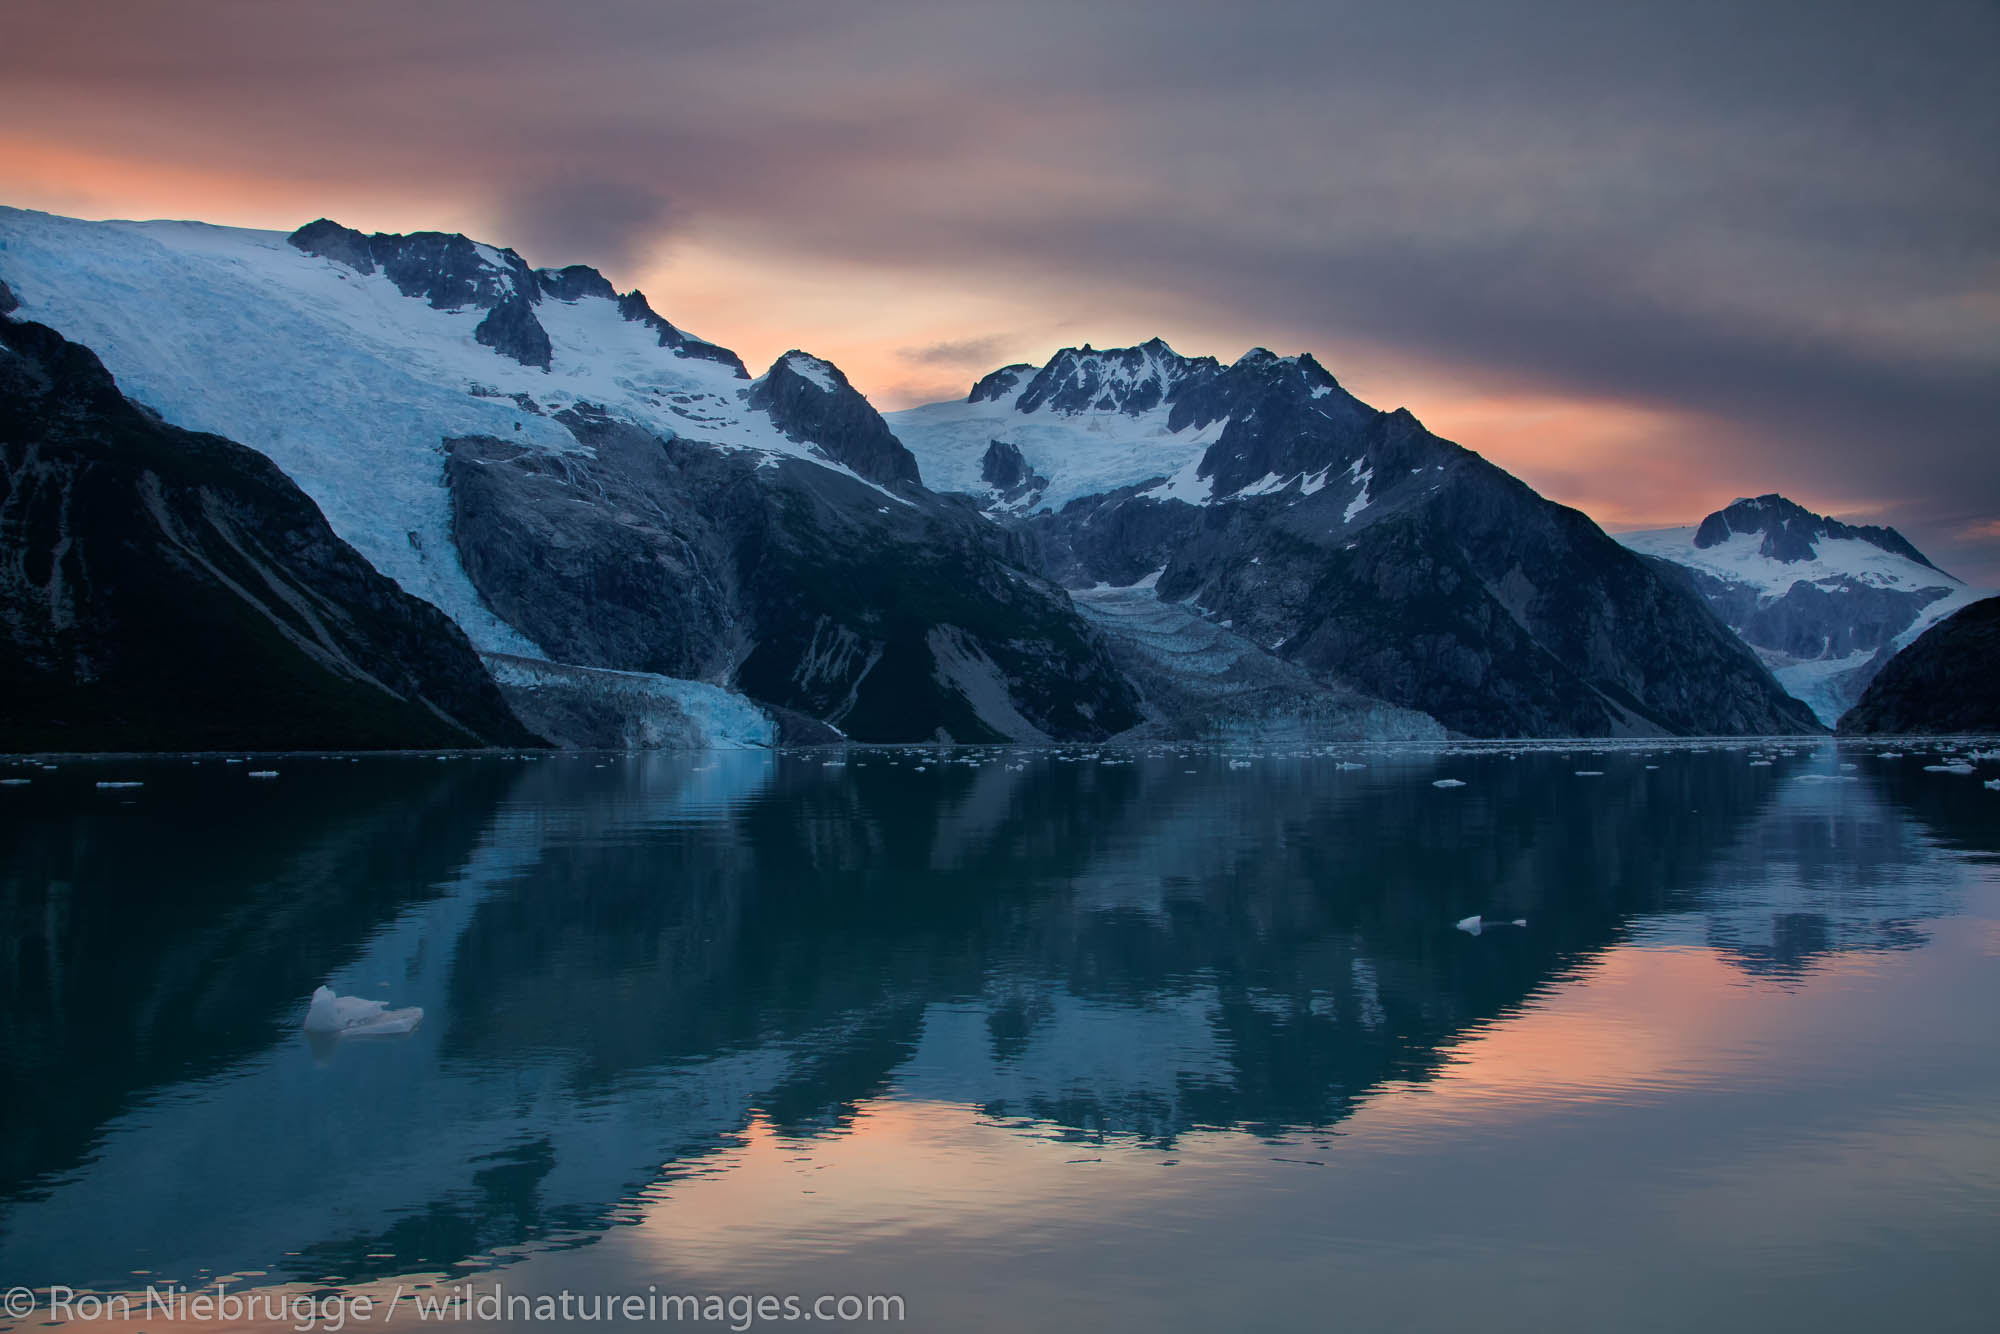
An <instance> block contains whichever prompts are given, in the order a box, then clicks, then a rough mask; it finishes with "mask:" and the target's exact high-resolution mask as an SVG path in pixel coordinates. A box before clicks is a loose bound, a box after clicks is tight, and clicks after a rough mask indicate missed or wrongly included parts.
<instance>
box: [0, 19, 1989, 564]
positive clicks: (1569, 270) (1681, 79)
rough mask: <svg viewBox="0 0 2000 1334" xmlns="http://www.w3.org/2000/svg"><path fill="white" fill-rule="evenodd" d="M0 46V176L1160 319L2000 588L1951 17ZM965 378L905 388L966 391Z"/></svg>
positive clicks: (13, 37) (206, 32)
mask: <svg viewBox="0 0 2000 1334" xmlns="http://www.w3.org/2000/svg"><path fill="white" fill-rule="evenodd" d="M571 9H575V10H576V11H577V12H570V10H571ZM8 28H9V39H8V41H7V42H6V44H5V46H4V48H0V120H4V122H5V123H6V124H7V125H9V126H11V127H13V132H14V133H17V134H38V135H41V136H44V137H47V138H49V139H50V140H51V141H52V142H60V143H63V144H66V145H71V146H75V147H79V148H86V149H97V150H101V151H113V150H116V151H119V152H124V153H135V152H136V153H143V154H147V155H150V156H152V157H154V158H156V159H159V160H163V161H179V160H187V161H192V162H198V163H200V164H202V165H207V166H215V167H223V168H228V169H230V170H237V171H246V172H259V171H262V172H272V173H277V172H285V173H290V174H293V175H297V174H299V173H300V172H302V171H308V172H311V173H317V174H318V176H319V177H320V178H323V179H325V180H327V181H329V182H354V181H375V182H381V181H388V182H392V183H393V182H406V183H408V185H409V186H410V188H411V189H413V190H421V191H428V192H434V193H445V194H449V195H451V196H453V197H459V198H467V199H473V200H477V201H481V207H482V208H483V209H484V212H485V215H486V216H488V217H490V218H491V219H492V220H493V224H494V226H495V228H496V229H505V230H506V231H507V232H508V233H509V234H507V235H496V236H494V237H492V238H491V239H494V240H497V241H501V242H504V243H509V244H513V245H515V246H516V247H517V248H518V249H520V250H522V251H523V253H525V254H528V255H529V256H530V258H531V259H533V260H534V261H535V262H537V263H557V262H567V261H570V260H587V261H590V262H596V263H599V264H601V265H605V266H608V267H614V268H616V267H623V266H629V265H633V264H637V263H639V262H642V261H643V260H644V259H645V257H646V256H648V255H649V254H651V253H653V252H654V250H655V249H656V247H658V246H659V245H660V244H661V243H662V242H663V241H664V240H665V239H667V238H668V237H669V236H671V235H672V234H674V233H676V232H678V231H683V230H694V229H702V230H705V231H706V232H707V233H709V234H718V233H719V234H725V235H735V234H740V235H745V236H755V237H757V238H758V239H759V241H760V243H761V244H764V245H766V246H776V247H781V248H784V249H786V250H787V251H788V252H790V253H794V254H797V255H801V256H811V257H820V258H823V259H826V260H831V261H847V260H862V261H868V262H870V263H874V264H888V265H891V266H901V267H902V268H904V269H905V270H907V272H908V274H909V278H908V281H910V282H936V283H949V282H952V281H963V282H965V283H968V284H971V283H974V282H982V281H985V282H990V281H994V280H996V278H998V279H1000V280H1005V279H1007V278H1008V277H1010V276H1012V275H1020V276H1022V277H1023V278H1028V277H1032V278H1033V279H1034V280H1035V281H1037V282H1038V283H1045V284H1048V285H1049V286H1050V287H1051V288H1052V289H1053V290H1057V291H1064V292H1072V293H1074V300H1073V305H1072V307H1071V308H1069V309H1064V310H1060V311H1054V312H1052V313H1051V322H1052V323H1053V322H1056V321H1064V322H1068V323H1070V324H1071V325H1072V326H1074V327H1077V328H1080V329H1085V330H1087V329H1089V327H1090V323H1091V320H1092V318H1093V317H1094V316H1098V315H1100V314H1101V313H1103V312H1106V311H1117V310H1121V309H1139V308H1144V309H1161V308H1163V305H1169V304H1177V306H1178V308H1180V309H1182V310H1185V311H1187V312H1190V314H1189V317H1188V320H1187V321H1184V323H1188V322H1193V323H1197V324H1198V323H1199V317H1200V316H1201V315H1203V314H1205V315H1207V316H1208V317H1211V318H1212V320H1213V322H1214V324H1215V325H1216V326H1218V327H1228V328H1231V329H1256V330H1260V331H1262V332H1260V333H1259V334H1258V337H1259V341H1264V342H1269V343H1272V344H1275V345H1279V346H1293V347H1314V348H1318V349H1322V350H1326V351H1338V350H1339V349H1343V348H1369V349H1374V350H1376V351H1378V352H1380V353H1381V354H1382V355H1386V356H1393V357H1400V358H1403V359H1405V360H1406V361H1408V362H1409V363H1411V364H1420V365H1423V366H1426V367H1429V368H1431V370H1432V371H1433V372H1434V373H1437V374H1444V375H1449V376H1453V377H1460V378H1462V379H1463V380H1464V381H1465V382H1466V383H1468V384H1476V385H1481V386H1486V387H1489V388H1492V389H1494V390H1496V391H1501V390H1510V391H1515V392H1522V393H1541V392H1546V393H1564V394H1575V395H1584V396H1595V397H1600V398H1604V399H1614V400H1618V401H1622V402H1626V403H1631V404H1635V405H1639V406H1642V407H1651V408H1657V409H1662V410H1668V411H1672V412H1675V413H1678V414H1682V415H1683V416H1684V418H1685V419H1686V420H1687V421H1688V422H1690V423H1694V424H1696V425H1697V426H1698V427H1699V428H1700V430H1701V436H1700V438H1698V439H1690V441H1689V442H1688V450H1689V452H1690V454H1691V455H1693V456H1695V457H1701V458H1709V457H1712V458H1714V459H1715V460H1717V464H1718V466H1722V465H1723V464H1724V463H1725V462H1726V463H1727V465H1728V466H1729V467H1730V468H1731V470H1732V475H1733V476H1743V477H1745V478H1746V485H1748V486H1752V487H1753V488H1754V489H1785V490H1791V491H1795V492H1800V493H1803V494H1806V495H1809V496H1810V495H1827V496H1842V497H1848V498H1858V497H1875V498H1878V499H1879V501H1880V503H1882V504H1883V505H1885V506H1886V507H1887V509H1886V517H1888V518H1889V519H1890V520H1891V521H1894V522H1898V523H1902V524H1906V525H1908V526H1910V527H1911V528H1912V529H1913V530H1914V532H1913V535H1915V536H1916V537H1917V539H1918V540H1919V542H1920V543H1925V544H1928V545H1932V546H1935V547H1937V548H1938V551H1937V553H1936V554H1937V555H1938V557H1939V559H1940V560H1941V562H1942V563H1945V564H1947V565H1948V566H1949V565H1952V564H1957V565H1960V566H1963V567H1966V568H1967V572H1968V573H1971V574H1975V575H1977V576H1979V577H1982V578H1985V579H1989V580H1993V581H1996V582H2000V541H1996V539H1995V538H1993V537H1990V536H1989V537H1984V538H1981V537H1976V536H1971V534H1973V533H1974V531H1975V529H1976V528H1977V526H1978V525H1980V524H1982V523H1984V524H1990V523H1991V522H1992V521H1993V520H1994V519H1995V517H1996V515H2000V448H1996V447H1995V446H1996V444H2000V440H1996V434H1997V433H1996V428H1995V426H1994V423H1995V422H1996V421H2000V92H1997V91H1996V89H2000V79H1996V78H1995V76H1994V72H1995V71H1996V70H2000V7H1996V6H1995V5H1993V4H1991V3H1987V2H1985V0H1910V2H1909V3H1904V4H1899V5H1894V6H1890V5H1882V4H1879V3H1867V4H1851V3H1844V2H1843V0H1812V2H1811V3H1801V2H1799V0H1764V2H1763V3H1759V4H1754V5H1745V4H1742V3H1740V2H1738V0H1730V2H1729V3H1721V2H1720V0H1679V2H1677V3H1659V4H1643V5H1615V4H1613V5H1607V4H1604V3H1602V0H1588V2H1585V0H1543V2H1541V3H1527V4H1507V5H1496V4H1492V3H1490V0H1444V2H1432V3H1411V4H1402V5H1385V4H1379V3H1373V2H1372V0H1370V2H1369V3H1328V2H1327V0H1309V2H1300V3H1239V4H1235V5H1229V6H1222V5H1216V4H1213V3H1209V2H1208V0H1200V2H1197V0H1161V2H1160V3H1152V4H1096V5H1089V4H1082V5H1080V4H1076V3H1073V2H1067V0H1066V2H1063V3H1058V2H1057V0H1013V2H1011V3H1005V4H994V3H969V2H961V3H951V2H950V0H849V2H848V3H844V4H840V5H827V4H779V3H771V2H770V0H750V2H747V3H732V4H726V5H715V4H668V3H658V2H657V0H604V2H600V3H596V4H592V5H589V6H586V7H556V6H550V5H547V4H545V3H542V4H530V3H526V2H525V0H430V2H429V3H426V4H422V5H410V4H408V3H407V0H398V2H397V3H393V4H391V3H385V2H384V0H352V2H351V3H348V4H344V5H342V6H340V7H338V8H315V9H313V10H311V11H305V10H304V9H303V7H300V6H290V5H265V4H255V3H222V2H219V0H182V2H181V3H178V4H174V5H159V4H154V3H150V2H149V0H148V2H135V3H130V4H124V5H121V4H117V3H98V4H94V5H89V6H81V5H74V4H60V5H58V4H54V3H49V2H48V0H29V2H28V3H26V4H25V5H23V4H17V5H15V6H12V7H10V11H9V19H8ZM302 164H304V165H303V166H302ZM352 221H355V222H357V223H361V224H364V225H365V224H366V223H367V221H368V220H367V219H352ZM1142 299H1143V307H1142V306H1140V305H1136V304H1134V305H1129V306H1126V307H1121V306H1120V303H1121V302H1133V303H1137V302H1140V301H1141V300H1142ZM984 335H985V331H979V330H968V331H967V332H966V335H965V337H964V338H962V339H951V340H947V341H946V342H944V343H940V344H938V345H936V346H934V347H929V348H918V349H909V351H908V355H907V358H906V359H907V360H909V361H911V362H912V364H920V365H929V366H933V367H936V366H947V365H954V364H963V365H965V366H966V367H967V368H968V369H971V370H977V369H981V368H982V367H981V366H980V364H979V363H978V362H977V361H976V360H974V359H973V358H974V354H975V352H976V351H977V350H978V344H979V343H980V341H981V340H982V338H983V337H984ZM994 346H995V347H997V346H998V343H997V342H996V343H995V344H994ZM1192 350H1199V351H1216V352H1219V353H1227V352H1228V351H1229V350H1230V349H1227V348H1220V347H1217V348H1200V349H1192ZM1335 369H1336V371H1338V369H1339V366H1338V365H1337V364H1336V367H1335ZM1412 406H1413V407H1415V408H1416V409H1417V410H1418V411H1419V413H1420V415H1421V412H1422V407H1423V405H1422V404H1420V403H1419V404H1413V405H1412ZM1606 466H1607V467H1608V468H1615V467H1616V466H1617V461H1616V460H1607V461H1606ZM1752 477H1755V478H1757V479H1761V480H1757V481H1754V482H1751V481H1749V480H1748V479H1749V478H1752ZM1690 517H1693V516H1690Z"/></svg>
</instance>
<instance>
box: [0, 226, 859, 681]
mask: <svg viewBox="0 0 2000 1334" xmlns="http://www.w3.org/2000/svg"><path fill="white" fill-rule="evenodd" d="M286 235H287V234H286V233H283V232H267V231H252V230H247V229H242V228H232V227H213V226H209V225H207V224H205V223H193V222H83V221H78V220H75V219H70V218H61V217H55V216H52V215H50V214H46V213H35V212H29V211H25V210H21V209H14V208H4V207H0V279H4V281H6V282H7V283H8V285H9V286H10V287H11V288H12V289H13V290H14V293H15V295H16V296H17V297H18V298H19V299H20V302H21V309H20V310H19V311H18V312H17V318H21V319H28V320H34V321H37V322H39V323H42V324H47V325H49V326H51V327H53V328H55V329H56V330H58V331H59V332H61V333H62V334H63V335H65V336H66V337H68V338H70V339H72V340H74V341H76V342H79V343H82V344H84V345H86V346H88V347H90V348H91V349H92V350H94V351H95V352H96V353H97V354H98V356H99V357H100V358H102V359H103V361H104V364H105V366H106V367H107V368H108V369H109V370H110V371H111V373H112V374H113V375H115V376H116V377H117V379H118V382H119V386H120V388H122V389H123V390H124V391H125V392H126V394H128V395H129V396H130V397H132V398H134V399H135V400H137V401H139V402H141V403H144V404H145V405H147V406H148V407H151V408H153V409H154V410H155V411H157V412H158V413H159V414H160V415H161V416H162V417H164V418H166V420H168V421H169V422H172V423H173V424H175V425H177V426H183V427H187V428H190V429H192V430H198V431H210V432H213V433H215V434H218V435H223V436H227V437H229V438H230V439H232V440H235V441H237V442H239V443H241V444H245V445H248V446H250V447H251V448H253V449H256V450H258V451H259V452H261V453H263V454H264V455H266V456H267V457H269V458H270V459H271V460H272V461H273V462H275V463H276V464H277V465H278V466H279V467H280V468H282V469H283V470H284V471H285V473H286V474H287V475H288V476H289V477H291V478H292V480H293V481H295V482H297V483H298V485H299V486H300V488H301V489H303V490H304V491H305V492H306V494H307V495H309V496H311V497H312V498H313V500H314V501H315V502H316V503H317V504H318V505H319V507H320V509H321V510H322V511H324V512H325V514H326V517H327V520H328V522H329V523H331V524H332V526H333V529H334V531H335V532H336V533H338V534H339V535H340V536H341V537H342V538H343V539H345V540H346V541H347V542H349V543H350V544H352V545H353V546H354V547H355V548H356V549H357V550H358V551H360V552H361V554H362V555H363V556H365V557H366V558H367V559H368V560H369V562H370V563H371V564H373V565H374V566H375V568H376V569H378V570H380V571H381V572H382V573H384V574H386V575H388V576H389V577H390V578H392V579H394V580H395V581H396V582H397V583H398V584H400V585H401V586H402V587H403V588H404V589H405V590H406V591H408V592H410V593H412V594H414V595H416V596H417V597H420V598H423V599H425V600H426V601H428V602H431V603H433V604H435V605H436V606H438V607H439V608H440V609H442V610H443V611H444V612H445V614H446V615H448V616H450V617H451V618H452V619H453V620H454V621H456V622H458V624H459V625H460V626H461V627H463V628H464V630H465V632H466V634H467V635H468V636H470V637H471V639H472V641H473V643H474V644H475V645H476V646H477V647H479V648H480V649H482V650H485V651H488V652H496V653H506V654H511V655H515V656H519V657H531V658H539V657H545V656H546V655H545V654H544V653H543V651H542V649H541V647H540V646H538V645H536V644H533V643H531V642H529V640H527V639H526V638H525V637H524V636H523V635H522V634H521V633H520V632H519V631H517V630H515V629H514V628H513V627H512V626H510V625H508V624H506V623H505V622H503V621H502V620H501V619H500V618H499V617H498V616H496V615H495V614H494V613H493V612H492V610H491V609H490V608H488V607H487V606H486V604H485V602H484V601H483V600H482V599H481V598H480V597H479V595H478V593H477V592H476V591H475V589H474V588H473V585H472V581H471V580H470V579H469V578H468V577H467V576H466V573H465V570H464V568H463V567H462V565H461V564H460V562H459V557H458V552H457V548H456V545H455V544H454V542H453V540H452V533H451V500H450V496H449V494H448V493H447V491H446V488H445V480H444V459H443V442H444V441H445V439H447V438H448V437H452V436H461V435H491V436H498V437H501V438H503V439H507V440H511V441H515V442H519V443H523V444H527V445H530V446H533V447H536V448H540V449H545V450H548V451H550V452H551V453H564V452H574V451H578V450H581V449H582V448H583V447H582V446H580V445H579V444H578V443H577V442H576V440H575V439H574V438H573V437H572V436H571V435H570V433H569V432H568V431H567V430H566V429H565V428H564V427H563V426H562V425H561V424H560V423H558V422H555V421H553V420H551V419H550V416H551V414H553V413H556V412H559V411H561V410H562V409H565V408H570V407H574V406H576V405H578V404H584V403H588V404H594V405H596V406H598V407H601V408H603V409H605V410H606V411H607V412H608V413H609V414H610V415H612V416H613V417H618V418H622V419H624V420H627V421H630V422H633V423H635V424H637V425H640V426H642V427H644V428H646V429H648V430H651V431H654V432H656V433H658V434H661V435H663V436H665V435H672V436H679V437H682V438H684V439H688V440H694V441H700V442H704V443H708V444H711V445H713V446H715V447H716V448H719V449H726V450H751V451H757V452H759V453H761V454H763V455H764V456H766V457H768V458H773V459H775V458H780V457H784V458H798V459H803V460H805V461H807V462H810V463H813V464H816V465H818V466H820V467H825V468H829V469H832V470H833V471H836V472H840V473H842V474H844V475H846V476H849V477H853V476H855V474H854V473H853V472H852V471H851V470H849V469H847V468H845V467H843V466H841V465H839V464H836V463H834V462H832V461H831V460H829V459H827V458H826V457H825V456H824V455H822V454H820V453H819V452H818V451H817V450H815V449H813V448H812V447H811V446H807V445H801V444H797V443H795V442H793V441H791V440H789V439H787V438H786V437H785V435H784V434H783V433H782V432H780V431H779V430H778V429H777V428H776V427H775V426H773V425H772V423H771V421H770V418H769V417H768V416H767V415H765V414H764V413H762V412H758V411H753V410H751V409H750V408H748V407H747V406H746V405H745V404H744V402H743V401H742V395H743V393H744V392H745V391H746V390H747V389H748V388H749V386H750V383H751V382H750V381H748V380H745V379H742V378H739V377H738V376H737V374H736V372H735V370H734V369H733V368H732V367H730V366H727V365H724V364H721V363H718V362H714V361H706V360H701V359H698V358H694V357H683V356H680V355H677V354H676V353H675V352H674V351H673V350H672V349H670V348H666V347H662V346H660V344H659V337H658V335H657V334H656V333H655V332H654V330H653V329H651V328H649V327H648V326H647V325H645V324H643V323H640V322H637V321H632V320H627V319H625V318H624V317H623V316H622V315H620V313H619V311H618V307H617V303H616V302H614V301H611V300H608V299H606V298H603V297H600V296H585V297H583V298H581V299H579V300H576V301H561V300H557V299H556V298H555V297H553V296H550V295H543V296H542V297H541V299H540V301H539V303H538V304H537V305H535V307H534V315H535V318H536V319H537V320H539V321H540V323H541V324H542V326H543V328H545V329H546V330H547V332H548V336H549V341H550V344H551V348H552V359H551V364H550V368H549V369H548V370H546V371H544V370H542V369H540V368H539V367H531V366H524V365H522V364H521V363H520V362H518V361H515V360H513V359H512V358H510V357H508V356H505V355H502V354H501V353H499V352H496V351H495V350H494V349H492V348H489V347H485V346H482V345H481V344H479V343H478V342H476V341H475V340H474V338H473V330H474V328H475V327H476V326H477V325H478V324H479V323H480V321H481V320H482V319H484V318H485V316H486V311H485V310H483V309H480V308H478V307H474V306H468V307H466V308H464V309H460V310H438V309H434V308H433V307H432V306H431V305H430V304H429V303H428V302H427V301H426V300H424V299H422V298H421V297H406V296H404V295H403V294H402V292H401V291H399V290H398V289H397V287H396V285H395V284H394V283H393V282H391V281H390V279H389V278H388V277H387V275H386V274H385V273H384V272H383V271H381V270H379V269H378V270H377V271H376V272H374V273H372V274H367V275H364V274H361V273H359V272H357V271H356V270H354V269H352V268H350V267H348V266H347V265H344V264H341V263H338V262H336V261H334V260H331V259H325V258H320V257H317V256H313V255H308V254H305V253H303V252H302V251H300V250H298V249H296V248H294V247H293V246H292V245H290V244H289V243H288V242H287V240H286ZM480 254H481V256H482V257H483V258H484V260H485V262H486V263H487V264H488V265H489V266H491V267H492V268H494V269H495V270H496V271H500V272H504V271H505V269H506V264H505V261H504V259H503V257H502V256H501V254H500V252H498V251H496V250H494V249H492V248H491V247H487V246H482V247H480ZM794 360H795V365H796V364H797V363H798V362H799V361H802V360H806V359H801V358H795V359H794ZM817 365H818V363H816V362H815V363H814V366H815V367H816V366H817ZM813 378H815V379H816V380H819V381H822V382H829V383H830V381H826V377H825V373H824V372H823V371H821V372H820V373H819V374H818V375H816V376H814V377H813ZM517 396H518V397H517ZM865 484H867V485H871V486H872V485H873V483H865ZM885 494H886V493H885Z"/></svg>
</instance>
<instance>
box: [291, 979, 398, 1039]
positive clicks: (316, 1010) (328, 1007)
mask: <svg viewBox="0 0 2000 1334" xmlns="http://www.w3.org/2000/svg"><path fill="white" fill-rule="evenodd" d="M423 1017H424V1012H423V1008H422V1007H421V1006H417V1005H412V1006H410V1007H409V1008H407V1009H402V1010H392V1009H390V1008H389V1003H388V1002H387V1001H378V1000H366V999H363V998H362V997H360V996H336V995H334V994H333V988H332V987H321V988H319V989H318V990H317V991H315V992H313V998H312V1004H311V1005H310V1006H308V1007H307V1009H306V1022H305V1030H306V1032H308V1033H330V1034H333V1035H335V1036H338V1037H348V1038H359V1037H384V1036H388V1035H390V1034H393V1033H407V1032H409V1031H410V1030H411V1029H413V1028H415V1027H416V1026H417V1022H418V1021H419V1020H420V1019H422V1018H423Z"/></svg>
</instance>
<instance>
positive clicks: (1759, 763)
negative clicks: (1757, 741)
mask: <svg viewBox="0 0 2000 1334" xmlns="http://www.w3.org/2000/svg"><path fill="white" fill-rule="evenodd" d="M1750 767H1751V768H1752V769H1768V768H1770V767H1771V762H1770V761H1769V760H1752V761H1750Z"/></svg>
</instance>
